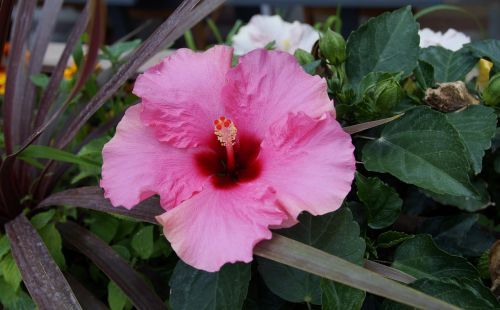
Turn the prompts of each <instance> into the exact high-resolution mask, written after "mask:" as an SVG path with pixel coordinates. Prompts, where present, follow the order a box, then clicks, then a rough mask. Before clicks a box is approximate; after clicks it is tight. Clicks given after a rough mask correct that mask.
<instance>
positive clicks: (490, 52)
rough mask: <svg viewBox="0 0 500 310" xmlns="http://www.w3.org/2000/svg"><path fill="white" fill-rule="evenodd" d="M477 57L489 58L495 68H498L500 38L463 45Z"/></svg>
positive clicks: (499, 64) (499, 65)
mask: <svg viewBox="0 0 500 310" xmlns="http://www.w3.org/2000/svg"><path fill="white" fill-rule="evenodd" d="M465 47H466V48H468V49H470V50H471V51H472V53H473V54H474V56H476V57H477V58H489V59H490V60H491V61H492V62H493V64H494V66H495V68H496V70H498V69H499V68H500V40H494V39H489V40H483V41H475V42H472V43H469V44H467V45H465Z"/></svg>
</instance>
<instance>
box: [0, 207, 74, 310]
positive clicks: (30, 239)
mask: <svg viewBox="0 0 500 310" xmlns="http://www.w3.org/2000/svg"><path fill="white" fill-rule="evenodd" d="M5 230H6V232H7V237H8V238H9V241H10V246H11V249H12V255H13V256H14V260H15V261H16V264H17V266H18V267H19V270H20V271H21V275H22V278H23V282H24V284H25V285H26V287H27V289H28V291H29V293H30V295H31V297H32V298H33V300H34V301H35V303H36V304H37V306H38V308H39V309H41V310H43V309H82V307H81V306H80V304H79V303H78V301H77V299H76V297H75V295H74V294H73V291H72V290H71V288H70V286H69V284H68V282H67V281H66V279H65V278H64V276H63V274H62V272H61V270H59V267H57V265H56V263H55V262H54V260H53V259H52V257H51V256H50V254H49V251H48V250H47V248H46V247H45V244H44V243H43V241H42V238H41V237H40V235H38V233H37V232H36V230H35V228H34V227H33V226H31V223H30V222H29V221H28V219H27V218H26V217H25V216H24V215H23V214H21V215H19V216H18V217H16V218H15V219H14V220H12V221H10V222H9V223H7V225H5Z"/></svg>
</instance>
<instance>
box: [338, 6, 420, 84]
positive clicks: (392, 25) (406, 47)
mask: <svg viewBox="0 0 500 310" xmlns="http://www.w3.org/2000/svg"><path fill="white" fill-rule="evenodd" d="M418 28H419V27H418V24H417V23H416V22H415V19H414V18H413V15H412V13H411V8H410V7H409V6H407V7H404V8H401V9H399V10H397V11H394V12H390V13H384V14H382V15H380V16H377V17H375V18H372V19H370V20H368V22H366V23H365V24H364V25H362V26H361V27H360V28H359V29H358V30H356V31H354V32H352V33H351V35H350V36H349V38H348V40H347V61H346V72H347V76H348V77H349V80H350V81H351V83H353V84H357V83H358V82H359V81H360V80H361V79H362V78H363V77H364V76H365V75H367V74H368V73H369V72H377V71H380V72H400V71H403V73H404V75H408V74H410V73H411V72H412V71H413V69H414V68H415V67H416V66H417V58H418V52H419V47H418V46H419V42H420V40H419V36H418Z"/></svg>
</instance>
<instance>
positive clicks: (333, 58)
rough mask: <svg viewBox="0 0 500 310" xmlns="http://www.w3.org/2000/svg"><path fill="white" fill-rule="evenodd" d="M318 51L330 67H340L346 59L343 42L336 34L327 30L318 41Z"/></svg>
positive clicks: (340, 36)
mask: <svg viewBox="0 0 500 310" xmlns="http://www.w3.org/2000/svg"><path fill="white" fill-rule="evenodd" d="M319 50H320V51H321V55H323V56H324V57H325V58H326V59H327V60H328V61H329V62H330V64H332V65H335V66H336V65H340V64H342V63H343V62H344V61H345V59H346V50H345V40H344V38H343V37H342V35H340V34H339V33H337V32H334V31H332V30H330V29H328V30H327V31H326V32H325V33H323V35H322V36H321V38H320V39H319Z"/></svg>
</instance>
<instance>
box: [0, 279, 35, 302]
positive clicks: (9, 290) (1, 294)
mask: <svg viewBox="0 0 500 310" xmlns="http://www.w3.org/2000/svg"><path fill="white" fill-rule="evenodd" d="M2 305H3V306H4V307H5V309H7V310H35V309H37V308H36V306H35V304H34V303H33V300H32V299H31V297H30V296H29V295H28V294H26V292H24V291H23V290H22V289H18V290H16V289H14V288H13V287H12V286H11V285H10V284H9V283H7V282H6V281H5V280H4V279H3V278H2V277H1V276H0V307H1V306H2Z"/></svg>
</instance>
